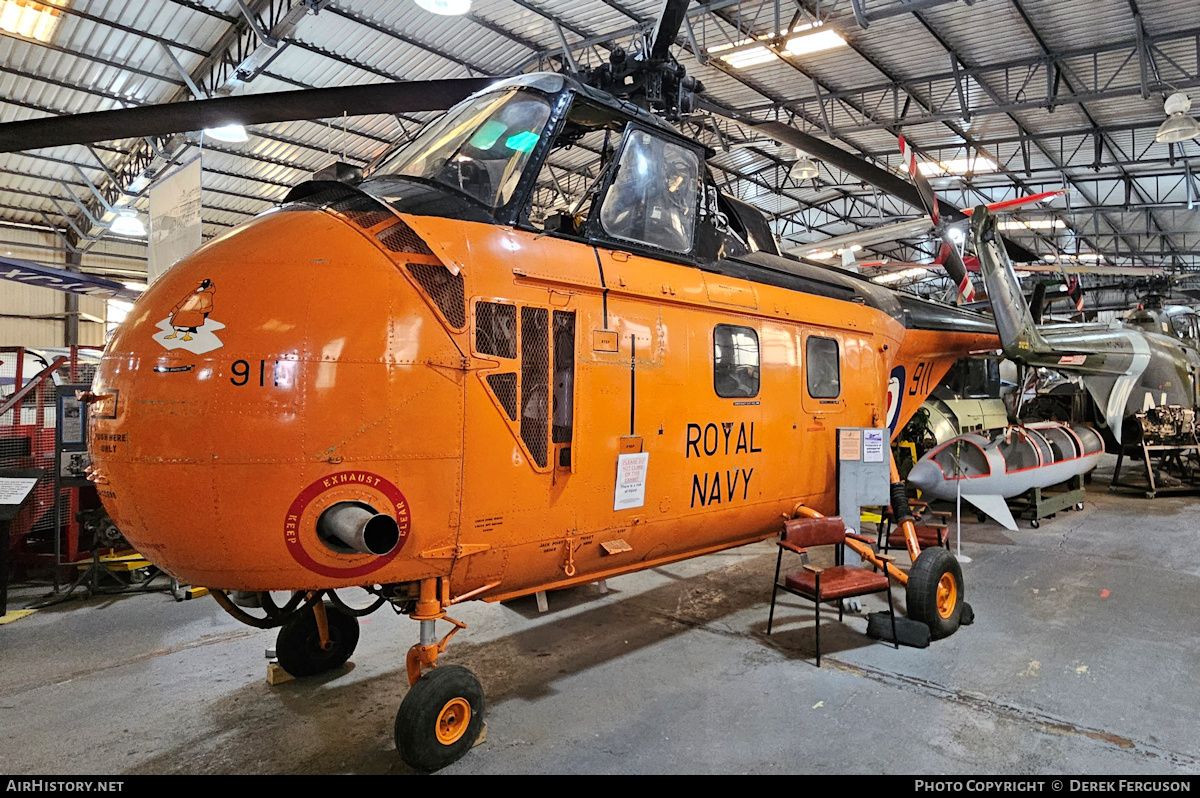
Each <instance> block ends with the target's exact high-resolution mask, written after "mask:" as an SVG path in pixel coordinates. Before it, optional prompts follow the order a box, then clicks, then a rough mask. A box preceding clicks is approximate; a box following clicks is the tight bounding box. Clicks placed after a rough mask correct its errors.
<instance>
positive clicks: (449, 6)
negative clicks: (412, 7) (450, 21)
mask: <svg viewBox="0 0 1200 798" xmlns="http://www.w3.org/2000/svg"><path fill="white" fill-rule="evenodd" d="M414 1H415V2H416V4H417V5H419V6H420V7H421V8H423V9H425V10H426V11H432V12H433V13H434V14H441V15H443V16H447V17H457V16H459V15H461V14H465V13H467V12H468V11H470V10H471V0H414Z"/></svg>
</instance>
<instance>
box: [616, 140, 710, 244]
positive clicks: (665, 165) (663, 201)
mask: <svg viewBox="0 0 1200 798" xmlns="http://www.w3.org/2000/svg"><path fill="white" fill-rule="evenodd" d="M699 186H700V159H699V158H698V157H697V155H696V153H695V152H693V151H691V150H689V149H685V148H684V147H681V146H679V145H677V144H672V143H671V142H669V141H666V140H664V139H660V138H658V137H656V136H652V135H651V134H650V133H648V132H646V131H643V130H633V131H632V132H631V133H630V134H629V137H628V139H627V141H626V142H625V148H624V149H623V150H622V152H621V162H620V166H619V167H618V170H617V176H616V179H615V180H614V181H613V184H612V187H611V188H609V190H608V193H607V194H606V195H605V197H604V204H603V205H602V206H601V208H600V224H601V225H602V226H603V227H604V230H605V232H607V233H608V234H609V235H611V236H613V237H614V238H620V239H624V240H626V241H636V242H639V243H642V244H649V245H650V246H652V247H658V248H659V249H664V250H667V251H670V252H688V251H690V250H691V248H692V236H693V230H694V228H695V221H696V202H697V199H698V196H699V193H698V192H699Z"/></svg>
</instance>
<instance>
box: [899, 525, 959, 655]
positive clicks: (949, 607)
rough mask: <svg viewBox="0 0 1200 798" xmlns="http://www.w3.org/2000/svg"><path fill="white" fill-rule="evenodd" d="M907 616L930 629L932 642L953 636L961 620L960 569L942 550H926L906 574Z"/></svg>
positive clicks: (952, 558) (950, 556) (948, 554)
mask: <svg viewBox="0 0 1200 798" xmlns="http://www.w3.org/2000/svg"><path fill="white" fill-rule="evenodd" d="M905 600H906V602H907V606H908V617H909V618H911V619H913V620H914V621H920V622H921V623H923V624H925V625H926V626H928V627H929V636H930V637H932V638H933V639H934V640H937V639H938V638H942V637H948V636H949V635H952V634H954V632H955V631H956V630H957V629H958V626H959V623H960V622H961V620H962V611H963V577H962V567H961V566H960V565H959V564H958V560H956V559H954V555H953V554H951V553H950V552H948V551H946V550H945V549H943V548H931V549H925V550H924V551H922V552H921V554H920V556H918V557H917V561H916V562H915V563H913V567H912V570H911V571H909V573H908V588H907V590H906V592H905Z"/></svg>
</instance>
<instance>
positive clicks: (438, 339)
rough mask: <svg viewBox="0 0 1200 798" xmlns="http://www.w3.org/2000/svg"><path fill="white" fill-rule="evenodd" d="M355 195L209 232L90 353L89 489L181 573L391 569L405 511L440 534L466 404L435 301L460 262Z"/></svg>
mask: <svg viewBox="0 0 1200 798" xmlns="http://www.w3.org/2000/svg"><path fill="white" fill-rule="evenodd" d="M352 199H353V201H354V202H356V203H357V205H356V206H353V207H348V208H347V207H342V208H340V209H339V208H338V207H337V206H336V204H335V205H334V206H332V210H331V209H330V208H331V206H323V207H324V210H317V209H315V208H313V207H311V206H303V207H299V208H289V206H285V209H283V210H277V211H274V212H269V213H266V214H264V215H262V216H260V217H258V218H257V219H255V220H253V221H252V222H250V223H248V224H246V225H244V226H242V227H241V228H238V229H237V230H235V231H233V232H232V233H230V234H226V235H225V236H222V237H220V238H218V239H216V240H215V241H212V242H210V243H208V244H206V245H205V246H204V247H202V248H201V249H200V250H197V252H195V253H193V254H192V255H191V256H189V257H188V258H185V259H184V260H182V261H180V262H179V263H178V264H176V265H175V266H174V267H172V268H171V269H170V270H169V271H167V272H166V273H165V274H164V275H163V276H161V277H160V278H159V279H158V280H157V281H155V283H154V284H153V285H152V286H151V287H150V288H149V290H147V291H146V293H145V294H143V296H142V297H141V298H139V300H138V302H137V303H136V305H135V307H134V309H133V310H132V312H131V313H130V314H129V317H128V320H127V321H126V322H125V323H124V324H122V326H121V327H120V328H119V329H118V331H117V333H116V334H115V336H114V338H113V340H112V341H111V342H110V344H109V347H108V349H107V350H106V352H105V354H104V357H103V360H102V364H101V367H100V369H99V371H98V373H97V376H96V382H95V385H94V387H93V393H95V394H97V395H99V396H102V397H106V398H103V399H102V400H100V401H99V402H98V403H97V404H96V405H93V411H94V412H93V413H92V446H93V471H94V472H95V478H96V482H97V483H98V484H97V487H98V490H99V493H100V495H101V498H102V501H103V502H104V504H105V506H106V508H107V509H108V510H109V513H110V515H112V517H113V519H114V520H115V521H116V523H117V525H118V526H119V528H120V529H121V531H122V532H123V533H124V534H125V536H126V538H127V539H128V540H129V541H130V542H131V543H132V544H133V545H134V547H135V548H137V549H138V550H139V551H141V552H142V553H143V554H144V555H146V556H147V557H149V558H150V559H151V561H153V562H154V563H155V564H156V565H159V566H160V567H162V568H163V569H164V570H166V571H168V572H169V573H171V574H172V575H173V576H175V577H176V578H178V579H180V580H182V581H186V582H190V583H192V584H196V585H204V586H207V587H214V588H224V589H239V590H276V589H296V588H298V587H301V586H305V585H308V586H310V589H316V588H318V587H330V586H338V585H352V584H367V583H374V584H380V583H385V582H389V581H406V580H407V578H408V577H409V576H410V575H409V574H407V573H401V572H400V571H401V570H402V569H403V568H405V567H410V566H409V564H410V563H411V561H412V559H414V558H411V557H407V556H400V555H402V553H403V552H406V551H411V549H410V547H414V546H416V545H419V544H414V543H413V542H412V539H413V537H414V536H419V535H418V533H417V532H416V531H415V530H417V528H418V527H417V526H416V525H415V522H414V521H416V522H423V523H424V526H423V527H422V529H423V530H425V532H423V533H421V534H425V533H428V534H429V535H442V536H444V534H445V530H446V527H447V526H448V523H449V522H448V519H449V518H450V517H451V513H452V509H451V505H452V504H453V502H454V500H455V494H454V492H453V490H450V491H447V490H445V486H447V485H450V486H457V484H458V481H457V475H458V471H459V468H460V465H461V454H462V452H461V441H462V434H461V430H462V413H463V403H464V400H463V390H464V388H463V381H462V380H461V379H457V380H456V379H447V378H446V373H447V369H452V368H455V367H458V368H461V367H462V363H463V360H462V355H461V352H460V351H459V349H458V348H457V346H456V345H455V341H454V338H453V335H452V334H451V332H450V331H449V330H450V329H451V328H453V326H454V325H452V324H450V323H448V322H447V317H448V316H450V315H455V316H456V317H461V316H462V315H463V314H464V310H463V288H462V276H461V275H460V274H458V273H457V272H456V273H454V274H452V273H451V272H450V271H449V270H448V269H447V268H446V267H445V266H443V265H442V264H441V263H440V261H438V259H437V258H436V257H435V256H433V254H432V252H431V251H430V250H429V248H428V247H427V246H425V244H424V242H423V241H422V240H421V239H420V237H419V236H418V235H417V234H416V233H415V232H414V231H413V230H412V228H410V227H408V225H407V224H406V223H405V222H404V221H403V220H402V219H400V218H399V217H397V216H396V215H395V214H394V213H392V212H391V211H390V210H389V209H387V208H385V207H383V206H382V205H380V204H379V203H376V202H374V201H373V200H371V199H370V198H366V197H365V196H362V195H360V196H358V197H355V198H352ZM426 286H437V287H439V288H443V289H445V287H446V286H449V287H450V288H449V289H448V290H443V291H442V293H440V294H438V297H437V298H435V297H434V296H433V292H432V291H431V290H429V289H427V288H426ZM439 301H440V302H441V303H442V304H439ZM454 303H457V306H455V304H454ZM443 305H444V306H445V307H443ZM434 519H438V520H439V521H440V525H441V526H440V531H439V527H438V524H437V523H435V522H434ZM424 567H425V569H426V570H429V569H430V566H429V565H428V564H426V565H425V566H424ZM389 569H391V570H390V571H389ZM414 578H419V575H418V576H417V577H414Z"/></svg>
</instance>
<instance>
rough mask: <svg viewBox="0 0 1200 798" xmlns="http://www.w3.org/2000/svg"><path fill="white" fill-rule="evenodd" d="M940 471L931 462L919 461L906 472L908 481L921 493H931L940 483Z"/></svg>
mask: <svg viewBox="0 0 1200 798" xmlns="http://www.w3.org/2000/svg"><path fill="white" fill-rule="evenodd" d="M941 480H942V470H941V469H940V468H938V467H937V463H935V462H933V461H932V460H921V461H920V462H918V463H917V464H916V465H915V466H913V468H912V471H909V472H908V481H909V482H911V483H912V484H914V485H916V486H917V487H918V488H920V489H921V490H923V491H926V492H929V491H932V490H933V488H934V486H935V485H936V484H937V483H939V482H941Z"/></svg>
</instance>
